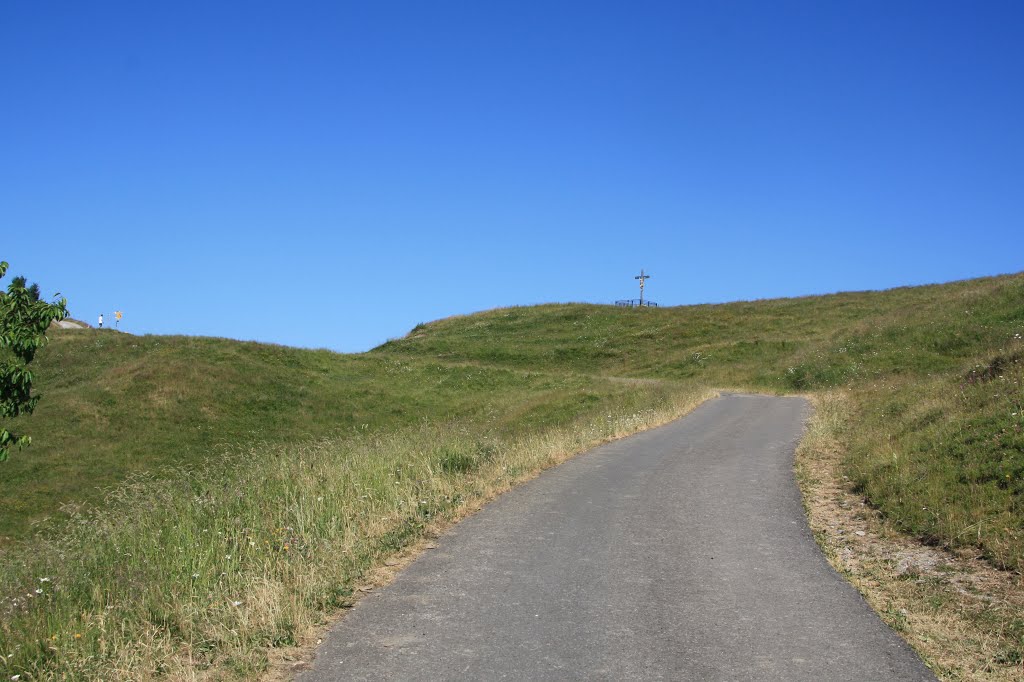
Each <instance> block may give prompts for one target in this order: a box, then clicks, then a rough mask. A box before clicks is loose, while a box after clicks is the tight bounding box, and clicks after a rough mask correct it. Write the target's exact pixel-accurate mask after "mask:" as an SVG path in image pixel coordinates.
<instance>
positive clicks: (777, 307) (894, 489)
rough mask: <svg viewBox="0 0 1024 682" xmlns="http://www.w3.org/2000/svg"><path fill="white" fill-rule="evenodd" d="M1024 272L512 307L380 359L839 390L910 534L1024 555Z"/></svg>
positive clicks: (1011, 556) (853, 443)
mask: <svg viewBox="0 0 1024 682" xmlns="http://www.w3.org/2000/svg"><path fill="white" fill-rule="evenodd" d="M1022 335H1024V276H1021V275H1011V276H1004V277H991V278H984V279H976V280H968V281H963V282H954V283H950V284H942V285H933V286H923V287H908V288H901V289H893V290H889V291H878V292H860V293H841V294H834V295H830V296H815V297H805V298H796V299H780V300H766V301H754V302H741V303H730V304H724V305H702V306H687V307H678V308H651V309H630V308H614V307H610V306H594V305H547V306H537V307H533V308H509V309H503V310H494V311H489V312H486V313H481V314H478V315H473V316H469V317H460V318H450V319H447V320H440V321H437V322H434V323H431V324H427V325H422V326H421V327H420V328H418V329H417V330H414V331H413V332H412V333H411V334H410V335H409V336H408V337H406V338H405V339H401V340H396V341H391V342H389V343H387V344H384V345H383V346H381V347H380V348H379V349H377V350H376V351H374V354H380V355H388V356H391V357H420V358H436V359H438V360H442V361H446V362H466V363H474V364H479V365H481V366H487V367H509V368H523V367H533V368H544V369H547V370H551V371H554V370H555V369H556V368H559V367H562V368H568V369H571V370H572V371H575V372H585V373H588V374H594V375H600V376H619V377H638V378H642V377H649V378H659V379H669V380H673V381H676V382H678V383H680V384H682V385H698V386H714V387H734V388H743V389H747V390H753V391H770V392H807V391H829V390H840V389H841V390H843V391H846V392H848V393H849V394H850V398H851V399H852V405H853V410H854V414H852V415H851V416H850V422H851V426H853V425H856V428H851V429H850V432H849V433H848V434H847V439H846V440H847V446H848V449H849V456H848V458H847V467H848V472H849V475H850V476H851V477H852V478H853V479H854V480H855V481H856V482H857V484H858V485H859V487H860V489H861V490H862V491H863V492H865V494H866V495H867V497H868V498H869V499H870V500H871V501H872V502H873V503H875V504H876V505H877V506H878V507H879V508H880V509H882V510H883V511H884V512H885V513H886V514H888V515H889V516H890V518H892V519H894V520H895V521H896V522H897V523H898V524H899V525H901V526H902V527H903V528H904V529H905V530H906V531H908V532H910V533H912V534H915V535H918V536H920V537H922V538H924V539H926V540H927V541H929V542H935V543H939V544H945V545H951V546H962V545H965V544H969V545H972V546H977V547H978V548H979V549H980V550H981V551H982V552H984V554H985V556H986V557H987V558H989V559H990V560H991V561H993V562H994V563H995V564H996V565H998V566H1000V567H1004V568H1010V569H1014V570H1020V568H1021V566H1022V561H1024V507H1022V504H1024V434H1022V432H1021V431H1022V428H1024V391H1022V383H1024V364H1022V360H1024V340H1022Z"/></svg>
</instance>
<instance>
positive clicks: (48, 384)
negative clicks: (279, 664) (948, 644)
mask: <svg viewBox="0 0 1024 682" xmlns="http://www.w3.org/2000/svg"><path fill="white" fill-rule="evenodd" d="M1022 334H1024V275H1010V276H1003V277H992V278H985V279H978V280H970V281H965V282H956V283H951V284H943V285H935V286H927V287H914V288H903V289H894V290H890V291H883V292H860V293H843V294H835V295H830V296H818V297H806V298H799V299H782V300H770V301H754V302H743V303H732V304H725V305H703V306H688V307H678V308H659V309H625V308H615V307H612V306H598V305H582V304H570V305H545V306H537V307H530V308H508V309H500V310H493V311H488V312H484V313H479V314H476V315H470V316H465V317H457V318H450V319H446V320H439V321H436V322H432V323H429V324H425V325H419V326H417V328H416V329H414V330H413V331H412V332H410V334H409V335H408V336H407V337H405V338H403V339H398V340H394V341H391V342H388V343H386V344H384V345H383V346H381V347H379V348H377V349H375V350H373V351H371V352H369V353H365V354H360V355H338V354H335V353H330V352H327V351H307V350H299V349H291V348H283V347H279V346H268V345H264V344H256V343H239V342H233V341H227V340H222V339H197V338H187V337H156V336H146V337H135V336H129V335H125V334H118V333H115V332H112V331H109V330H83V331H55V332H54V333H53V334H52V342H51V344H50V346H48V347H47V349H46V350H45V351H44V352H43V353H41V354H40V356H39V358H38V361H37V362H38V365H37V367H36V372H37V387H38V389H39V392H40V393H42V394H43V396H44V397H43V401H42V402H41V403H40V405H39V408H38V410H37V412H36V414H35V415H33V416H32V417H31V418H29V419H24V420H23V422H22V423H21V424H20V426H21V427H22V428H23V429H24V430H25V431H27V432H29V433H31V434H32V435H33V438H34V443H33V446H32V447H31V448H30V449H29V450H26V451H24V452H20V453H15V454H14V456H13V457H12V460H11V461H10V462H9V463H7V464H5V465H3V467H2V468H0V535H6V536H8V541H7V543H6V545H4V546H3V547H2V548H0V552H2V554H0V556H2V557H3V560H4V562H5V567H4V571H3V572H2V574H0V595H8V597H7V598H6V599H5V600H4V601H0V615H2V616H3V617H2V618H0V651H6V652H9V653H12V654H13V655H12V656H11V657H9V658H6V659H4V661H3V662H0V672H3V673H5V674H8V676H10V675H14V674H22V675H26V676H35V677H40V678H49V677H58V678H61V677H62V678H67V679H95V678H105V676H106V677H111V676H112V677H124V678H138V677H148V676H153V675H156V674H158V673H159V674H166V675H169V676H170V677H172V678H176V677H181V678H186V677H188V675H189V672H188V671H190V670H192V669H194V668H195V667H197V666H198V667H209V668H211V669H212V670H216V671H220V672H219V673H218V674H221V675H226V676H228V677H230V676H231V675H232V674H234V675H237V676H240V677H243V678H245V677H249V676H252V675H253V674H255V672H256V671H259V670H261V669H262V667H264V666H265V665H266V660H267V659H266V656H267V654H266V652H267V650H268V649H269V648H273V647H277V646H281V645H286V644H288V643H291V642H294V641H295V640H296V638H297V637H298V636H299V634H301V633H302V632H303V628H308V627H309V625H310V624H311V623H315V622H316V621H317V619H318V618H320V617H322V615H321V614H322V613H323V612H324V611H325V610H329V609H330V608H332V607H336V606H338V605H344V604H345V603H347V601H348V599H349V595H350V594H351V592H352V590H353V589H354V586H355V585H356V584H357V583H358V581H359V580H360V579H361V576H364V575H365V574H366V571H368V570H369V569H370V568H371V567H373V566H375V565H379V564H380V563H381V562H382V561H383V558H384V557H387V556H389V555H390V554H391V553H393V552H395V551H397V550H399V549H400V548H402V547H404V546H406V545H408V544H409V543H411V542H413V541H415V539H416V538H418V537H422V536H423V535H424V534H425V533H428V532H429V531H430V528H431V527H432V524H434V523H437V522H440V521H443V520H445V519H452V518H455V517H457V516H458V515H459V514H460V513H464V510H465V509H467V508H469V507H471V506H472V505H473V504H476V503H478V502H479V501H481V500H485V499H487V498H488V497H489V496H491V495H493V494H495V493H496V492H499V491H500V490H503V489H504V488H506V487H508V486H509V485H512V484H514V483H515V482H516V481H518V480H520V479H522V478H523V477H525V476H529V475H530V474H531V472H533V471H535V470H537V469H538V468H541V467H544V466H549V465H551V464H553V463H556V462H558V461H561V459H563V458H564V457H566V456H568V455H570V454H572V453H573V452H577V451H579V450H581V449H584V448H586V447H588V446H590V445H592V444H594V443H597V442H600V441H601V440H604V439H607V438H610V437H615V436H619V435H624V434H626V433H630V432H633V431H635V430H637V429H639V428H644V427H646V426H650V425H652V424H657V423H660V422H663V421H665V420H667V419H670V418H673V417H675V416H677V415H679V414H681V413H683V412H685V411H686V410H687V409H689V408H690V407H691V406H692V405H693V404H695V403H696V402H698V401H699V400H701V399H703V398H704V397H706V396H707V395H708V394H709V390H711V389H740V390H754V391H767V392H777V393H794V392H796V393H811V394H817V395H821V396H825V395H828V396H842V404H843V405H844V406H845V407H844V410H845V412H844V414H843V419H842V420H841V423H842V428H841V432H840V433H838V434H837V437H839V438H840V440H841V441H842V444H843V448H844V452H845V457H846V459H845V467H846V470H847V473H848V475H849V477H850V478H851V479H852V480H853V481H854V483H855V485H856V486H857V487H858V489H859V490H860V491H861V492H863V494H864V495H865V496H866V497H867V498H868V499H869V500H870V501H871V503H872V504H874V505H875V506H876V507H877V508H878V509H880V510H881V511H882V512H883V513H884V514H886V515H887V517H888V518H889V519H891V520H892V522H893V523H894V524H896V525H897V526H898V527H900V528H902V529H903V530H904V531H905V532H907V533H909V534H911V535H914V536H917V537H920V538H922V539H924V540H926V541H928V542H931V543H935V544H939V545H945V546H949V547H961V548H963V547H967V548H972V549H973V550H975V551H977V552H980V553H981V554H983V555H984V556H985V557H986V558H987V560H988V561H990V562H991V563H992V564H993V565H994V566H998V567H1000V568H1002V569H1005V570H1010V571H1017V572H1019V571H1020V570H1021V568H1022V562H1024V506H1022V493H1024V437H1022V434H1021V429H1022V426H1024V409H1022V408H1024V393H1022V389H1021V384H1022V382H1024V365H1022V363H1021V359H1022V358H1024V340H1022V338H1021V337H1022ZM46 518H49V519H50V520H49V521H47V522H45V523H43V524H42V527H43V528H44V529H45V532H43V533H41V534H34V533H33V529H34V528H36V527H37V526H38V525H39V524H40V522H41V520H42V519H46ZM43 578H45V579H46V582H45V583H40V580H41V579H43ZM36 590H40V592H39V593H38V596H34V595H36V594H37V592H36ZM1021 620H1022V622H1024V619H1021ZM1022 648H1024V647H1022ZM1014 655H1015V654H1014ZM1010 659H1012V656H1010ZM1010 659H1008V660H1010ZM1013 660H1016V659H1013ZM110 670H117V671H118V673H117V674H115V675H110V674H109V671H110ZM23 679H24V678H23Z"/></svg>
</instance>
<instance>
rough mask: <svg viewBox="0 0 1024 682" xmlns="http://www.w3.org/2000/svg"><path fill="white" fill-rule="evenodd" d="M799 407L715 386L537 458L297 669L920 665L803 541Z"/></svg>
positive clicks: (840, 674) (795, 672)
mask: <svg viewBox="0 0 1024 682" xmlns="http://www.w3.org/2000/svg"><path fill="white" fill-rule="evenodd" d="M808 414H809V407H808V405H807V403H806V402H804V401H803V400H801V399H798V398H770V397H764V396H743V395H731V396H725V397H722V398H719V399H717V400H713V401H711V402H709V403H706V404H704V405H703V406H701V407H700V408H698V409H697V410H695V411H694V412H693V413H691V414H690V415H689V416H687V417H685V418H683V419H680V420H678V421H676V422H673V423H672V424H669V425H667V426H664V427H661V428H659V429H655V430H652V431H648V432H646V433H642V434H639V435H636V436H633V437H631V438H628V439H625V440H621V441H618V442H615V443H610V444H608V445H604V446H602V447H599V448H597V449H595V450H592V451H590V452H588V453H586V454H583V455H581V456H579V457H577V458H575V459H573V460H570V461H569V462H567V463H565V464H563V465H561V466H559V467H557V468H554V469H551V470H549V471H547V472H546V473H544V474H543V475H541V476H540V477H539V478H537V479H536V480H534V481H531V482H530V483H528V484H526V485H523V486H521V487H520V488H517V489H516V490H513V491H512V492H510V493H507V494H506V495H504V496H502V497H501V498H500V499H498V500H497V501H496V502H494V503H493V504H491V505H489V506H488V507H486V508H485V509H483V510H482V511H480V512H479V513H477V514H476V515H474V516H472V517H470V518H468V519H466V520H465V521H463V522H462V523H460V524H458V525H457V526H455V527H454V528H453V529H452V530H451V531H450V532H448V533H447V534H445V535H444V536H443V537H442V538H441V539H440V540H439V541H438V548H437V549H434V550H430V551H428V552H426V553H424V554H423V555H422V556H421V557H420V558H419V559H417V560H416V561H415V562H414V563H413V564H412V565H411V566H410V567H409V568H407V569H406V570H405V571H404V572H403V573H402V574H401V575H400V576H399V577H398V579H397V580H396V581H395V582H394V583H393V584H392V585H390V586H388V587H387V588H384V589H382V590H379V591H377V592H375V593H373V594H371V595H370V596H368V597H366V598H365V599H363V600H362V601H361V602H359V603H358V604H357V605H356V606H355V608H353V609H352V610H351V611H350V612H349V613H348V614H347V615H345V617H344V618H342V619H341V620H340V621H339V623H338V624H337V625H336V626H335V627H334V629H333V630H332V631H331V633H330V635H329V636H328V637H327V638H326V640H325V641H324V643H323V645H322V646H321V647H320V649H319V650H318V651H317V655H316V660H315V665H314V667H313V668H312V669H311V670H308V671H306V672H304V673H303V674H302V675H301V676H300V677H299V678H298V679H299V680H300V681H301V682H325V681H327V680H814V681H822V680H858V681H862V680H932V679H934V677H933V676H932V674H931V673H930V672H929V671H928V669H927V668H926V667H925V666H924V665H923V664H922V663H921V661H920V660H919V659H918V658H917V656H916V655H915V654H914V652H913V651H912V650H911V649H910V648H909V647H908V646H907V645H906V644H905V643H903V641H902V640H901V639H899V637H897V636H896V635H895V634H894V633H893V632H892V631H891V630H889V628H887V627H886V626H885V625H884V624H883V623H882V621H881V620H879V618H878V617H877V616H876V615H875V613H874V612H872V611H871V609H870V608H869V607H868V606H867V605H866V604H865V602H864V601H863V600H862V599H861V597H860V595H859V594H857V592H856V591H855V590H854V589H853V588H852V587H851V586H849V585H848V584H847V583H846V582H844V581H843V580H842V579H841V578H840V577H839V576H838V575H836V574H835V573H834V572H833V571H832V569H831V568H830V567H829V565H828V564H827V563H826V561H825V559H824V557H823V556H822V555H821V552H820V551H819V550H818V548H817V546H816V545H815V544H814V539H813V537H812V535H811V532H810V530H809V529H808V527H807V524H806V521H805V518H804V514H803V510H802V508H801V504H800V494H799V492H798V490H797V487H796V483H795V481H794V478H793V472H792V461H793V450H794V448H795V446H796V443H797V441H798V440H799V437H800V435H801V431H802V426H803V422H804V419H805V418H806V417H807V416H808Z"/></svg>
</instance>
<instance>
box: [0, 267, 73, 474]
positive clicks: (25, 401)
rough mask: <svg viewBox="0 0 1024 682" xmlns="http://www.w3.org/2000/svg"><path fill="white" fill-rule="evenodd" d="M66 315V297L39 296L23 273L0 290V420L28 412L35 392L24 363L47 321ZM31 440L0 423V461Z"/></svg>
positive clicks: (39, 342)
mask: <svg viewBox="0 0 1024 682" xmlns="http://www.w3.org/2000/svg"><path fill="white" fill-rule="evenodd" d="M7 267H8V266H7V263H6V262H0V278H2V277H3V276H4V275H5V274H6V273H7ZM59 295H60V294H58V296H59ZM67 316H68V309H67V300H65V299H63V298H62V299H60V300H59V301H54V302H53V303H47V302H46V301H43V300H41V299H40V297H39V285H38V284H33V285H31V286H26V280H25V278H24V277H15V278H13V279H12V280H11V283H10V285H8V287H7V291H6V292H3V291H0V420H9V419H13V418H14V417H17V416H19V415H22V414H32V410H33V409H35V406H36V403H38V402H39V396H33V395H31V392H32V372H30V371H29V370H28V364H29V363H30V362H32V359H33V358H34V357H35V355H36V351H37V350H39V349H40V348H41V347H42V346H43V345H44V344H46V341H47V339H46V330H47V329H48V328H49V327H50V325H51V324H52V323H53V322H54V321H55V320H63V319H64V318H65V317H67ZM31 442H32V439H31V438H30V437H29V436H27V435H23V434H17V433H13V432H11V431H9V430H8V429H7V428H6V427H4V426H0V462H2V461H4V460H6V459H7V456H8V454H9V452H10V449H11V448H12V447H14V446H15V445H16V446H18V447H19V448H22V447H24V446H26V445H28V444H30V443H31Z"/></svg>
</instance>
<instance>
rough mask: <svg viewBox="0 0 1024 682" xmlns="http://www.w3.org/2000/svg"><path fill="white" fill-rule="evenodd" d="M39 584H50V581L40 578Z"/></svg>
mask: <svg viewBox="0 0 1024 682" xmlns="http://www.w3.org/2000/svg"><path fill="white" fill-rule="evenodd" d="M39 582H41V583H48V582H50V579H49V578H40V579H39Z"/></svg>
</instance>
